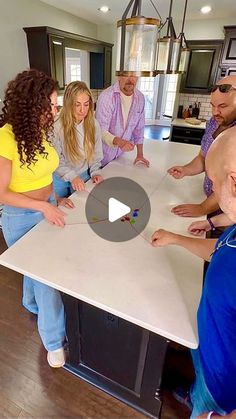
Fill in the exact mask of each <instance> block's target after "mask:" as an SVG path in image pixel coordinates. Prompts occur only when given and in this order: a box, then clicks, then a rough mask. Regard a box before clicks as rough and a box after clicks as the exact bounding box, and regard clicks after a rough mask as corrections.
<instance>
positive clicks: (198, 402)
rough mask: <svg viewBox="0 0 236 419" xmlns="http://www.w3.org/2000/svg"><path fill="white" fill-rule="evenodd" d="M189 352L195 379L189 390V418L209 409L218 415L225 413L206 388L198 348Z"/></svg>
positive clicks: (192, 418)
mask: <svg viewBox="0 0 236 419" xmlns="http://www.w3.org/2000/svg"><path fill="white" fill-rule="evenodd" d="M191 354H192V359H193V365H194V369H195V375H196V379H195V382H194V384H193V386H192V388H191V392H190V396H191V402H192V405H193V410H192V414H191V416H190V419H196V417H197V416H199V415H202V414H203V413H206V412H210V411H211V410H213V411H214V412H216V413H218V414H219V415H222V416H224V415H226V412H225V411H224V410H222V409H221V408H220V407H219V406H218V404H217V403H216V402H215V400H214V399H213V397H212V395H211V393H210V391H209V390H208V388H207V385H206V382H205V378H204V375H203V368H202V363H201V359H200V354H199V351H198V349H196V350H192V351H191Z"/></svg>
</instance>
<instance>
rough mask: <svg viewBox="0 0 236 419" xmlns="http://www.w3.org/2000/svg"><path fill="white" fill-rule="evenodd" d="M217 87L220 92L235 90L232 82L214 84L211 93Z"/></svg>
mask: <svg viewBox="0 0 236 419" xmlns="http://www.w3.org/2000/svg"><path fill="white" fill-rule="evenodd" d="M217 89H219V91H220V93H228V92H229V91H230V90H236V87H235V86H233V85H232V84H215V86H213V87H212V89H211V93H213V92H215V91H216V90H217Z"/></svg>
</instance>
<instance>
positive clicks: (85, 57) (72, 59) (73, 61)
mask: <svg viewBox="0 0 236 419" xmlns="http://www.w3.org/2000/svg"><path fill="white" fill-rule="evenodd" d="M65 63H66V64H65V67H66V84H69V83H71V82H72V81H77V80H83V81H84V82H85V83H87V85H88V86H89V53H88V52H87V51H84V50H80V49H75V48H67V47H66V48H65Z"/></svg>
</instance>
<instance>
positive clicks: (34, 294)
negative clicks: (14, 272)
mask: <svg viewBox="0 0 236 419" xmlns="http://www.w3.org/2000/svg"><path fill="white" fill-rule="evenodd" d="M42 219H43V214H42V213H41V212H40V211H33V210H29V209H24V208H17V207H12V206H9V205H4V208H3V213H2V230H3V235H4V238H5V240H6V243H7V245H8V247H10V246H12V245H13V244H14V243H15V242H16V241H17V240H19V239H20V238H21V237H22V236H24V235H25V234H26V233H27V232H28V231H29V230H31V228H32V227H34V226H35V225H36V224H38V223H39V222H40V221H41V220H42ZM32 251H33V249H32ZM40 262H41V263H44V261H43V260H41V261H40ZM22 303H23V306H24V307H25V308H26V309H27V310H29V311H30V312H32V313H34V314H37V315H38V331H39V334H40V337H41V339H42V342H43V345H44V347H45V348H46V350H47V351H54V350H56V349H59V348H61V347H62V346H63V342H64V339H65V315H64V306H63V303H62V299H61V295H60V292H59V291H57V290H55V289H54V288H51V287H49V286H48V285H45V284H42V283H40V282H38V281H35V280H34V279H32V278H29V277H28V276H24V279H23V301H22Z"/></svg>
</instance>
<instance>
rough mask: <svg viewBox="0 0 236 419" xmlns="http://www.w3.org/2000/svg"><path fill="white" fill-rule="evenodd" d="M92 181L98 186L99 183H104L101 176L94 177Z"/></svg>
mask: <svg viewBox="0 0 236 419" xmlns="http://www.w3.org/2000/svg"><path fill="white" fill-rule="evenodd" d="M92 181H93V183H95V185H98V184H99V183H101V182H103V177H102V176H101V175H95V176H92Z"/></svg>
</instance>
